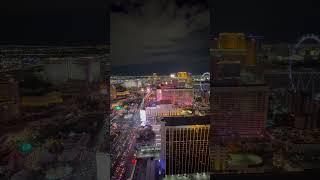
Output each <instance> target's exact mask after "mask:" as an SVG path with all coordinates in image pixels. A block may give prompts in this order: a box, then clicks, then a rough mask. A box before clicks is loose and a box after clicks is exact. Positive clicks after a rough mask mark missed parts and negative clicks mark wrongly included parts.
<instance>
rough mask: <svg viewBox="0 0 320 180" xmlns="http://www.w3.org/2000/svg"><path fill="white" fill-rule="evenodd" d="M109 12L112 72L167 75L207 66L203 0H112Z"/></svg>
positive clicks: (207, 17)
mask: <svg viewBox="0 0 320 180" xmlns="http://www.w3.org/2000/svg"><path fill="white" fill-rule="evenodd" d="M111 9H112V12H111V15H110V19H111V24H110V26H111V32H110V34H111V44H112V54H111V56H112V59H113V62H112V64H113V72H115V73H120V74H122V73H123V72H137V73H151V72H159V73H170V72H176V71H194V70H195V68H199V67H202V66H203V65H205V66H206V65H207V60H208V59H209V53H208V36H209V25H210V13H209V8H208V4H207V3H206V1H201V0H197V1H187V0H184V1H177V2H176V1H175V0H148V1H144V0H133V1H132V0H131V1H129V0H127V1H126V0H122V1H118V0H115V1H114V3H113V4H112V8H111ZM201 62H204V63H203V65H200V63H201ZM128 64H130V66H129V67H128V66H127V65H128ZM193 64H197V67H195V66H193Z"/></svg>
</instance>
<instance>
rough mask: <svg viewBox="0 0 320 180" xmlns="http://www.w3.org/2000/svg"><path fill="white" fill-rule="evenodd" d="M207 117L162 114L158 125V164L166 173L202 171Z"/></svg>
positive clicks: (205, 159)
mask: <svg viewBox="0 0 320 180" xmlns="http://www.w3.org/2000/svg"><path fill="white" fill-rule="evenodd" d="M209 122H210V117H208V116H193V117H165V118H163V122H162V125H161V141H162V142H161V153H160V161H162V163H161V166H162V168H163V169H164V170H165V174H166V175H176V174H193V173H206V172H209V171H210V168H209V165H210V163H209V149H208V142H209V130H210V125H209Z"/></svg>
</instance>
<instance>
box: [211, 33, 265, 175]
mask: <svg viewBox="0 0 320 180" xmlns="http://www.w3.org/2000/svg"><path fill="white" fill-rule="evenodd" d="M212 41H213V42H211V44H212V45H213V47H211V49H210V52H211V56H212V61H211V63H212V64H211V65H212V69H211V75H212V77H213V78H211V83H210V84H211V85H210V86H211V91H210V92H211V93H210V96H211V97H210V106H211V107H210V108H211V114H212V115H211V122H210V126H211V128H210V137H211V139H210V156H211V161H212V162H214V163H215V165H214V166H212V167H213V170H214V171H223V170H224V168H223V167H225V165H224V164H225V161H226V160H227V158H225V161H222V160H221V158H219V162H221V164H220V165H219V164H217V161H218V159H217V157H218V156H217V151H216V149H220V150H221V149H223V151H222V152H224V153H226V150H225V149H224V146H223V145H221V147H217V146H220V145H219V144H224V142H227V141H229V140H232V139H235V138H236V139H241V138H257V137H262V136H263V134H264V130H265V124H266V118H267V105H268V88H267V86H266V84H265V83H264V81H263V78H262V76H260V74H259V72H258V71H257V69H256V60H255V41H254V40H250V41H248V40H247V38H246V37H245V35H244V34H242V33H221V34H220V35H219V37H218V38H214V39H212ZM219 152H220V151H219ZM219 157H220V155H219ZM218 167H219V168H218Z"/></svg>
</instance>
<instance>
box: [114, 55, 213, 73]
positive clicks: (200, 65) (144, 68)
mask: <svg viewBox="0 0 320 180" xmlns="http://www.w3.org/2000/svg"><path fill="white" fill-rule="evenodd" d="M209 70H210V69H209V58H208V60H200V61H191V62H184V61H183V60H179V61H175V62H168V61H165V62H157V63H152V64H131V65H123V66H112V67H111V74H112V75H149V74H152V73H158V74H170V73H173V72H179V71H187V72H191V73H193V74H200V73H204V72H208V71H209Z"/></svg>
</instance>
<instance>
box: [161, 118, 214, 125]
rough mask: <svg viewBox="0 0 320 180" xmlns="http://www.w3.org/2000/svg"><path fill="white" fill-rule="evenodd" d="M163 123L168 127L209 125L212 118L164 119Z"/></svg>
mask: <svg viewBox="0 0 320 180" xmlns="http://www.w3.org/2000/svg"><path fill="white" fill-rule="evenodd" d="M162 121H163V122H165V123H166V126H188V125H208V124H210V116H179V117H164V118H163V119H162Z"/></svg>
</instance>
